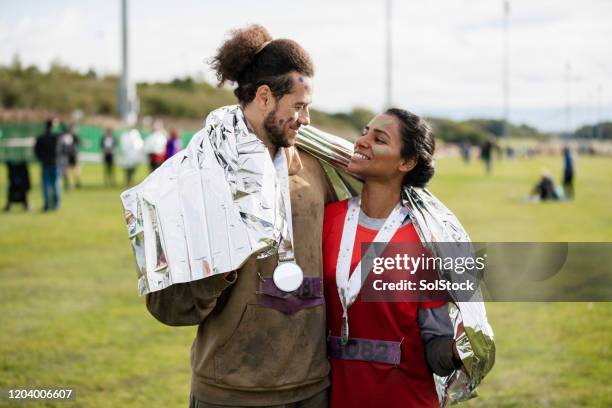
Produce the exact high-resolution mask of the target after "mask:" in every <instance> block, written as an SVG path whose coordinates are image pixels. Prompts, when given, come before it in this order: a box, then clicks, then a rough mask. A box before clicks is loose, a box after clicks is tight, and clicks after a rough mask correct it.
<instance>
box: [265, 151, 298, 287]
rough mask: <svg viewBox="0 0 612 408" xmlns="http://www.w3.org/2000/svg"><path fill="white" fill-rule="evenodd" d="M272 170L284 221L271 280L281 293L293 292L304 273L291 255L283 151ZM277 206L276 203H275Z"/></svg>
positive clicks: (286, 179)
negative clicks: (275, 176) (276, 261)
mask: <svg viewBox="0 0 612 408" xmlns="http://www.w3.org/2000/svg"><path fill="white" fill-rule="evenodd" d="M274 168H275V169H276V175H277V177H278V180H279V186H278V187H279V188H280V199H281V200H280V201H281V202H282V205H279V210H282V212H280V211H277V214H278V213H280V218H281V219H284V220H285V222H284V223H283V228H281V239H280V243H279V246H278V265H277V266H276V269H274V273H273V275H272V280H273V281H274V284H275V285H276V287H277V288H278V289H280V290H282V291H283V292H293V291H294V290H296V289H297V288H299V287H300V286H302V282H303V281H304V272H303V271H302V268H300V266H299V265H298V264H297V263H296V262H295V255H294V253H293V220H292V219H291V197H290V196H289V174H288V166H287V158H286V157H285V149H284V148H279V149H278V151H277V153H276V157H275V158H274ZM277 205H278V201H277Z"/></svg>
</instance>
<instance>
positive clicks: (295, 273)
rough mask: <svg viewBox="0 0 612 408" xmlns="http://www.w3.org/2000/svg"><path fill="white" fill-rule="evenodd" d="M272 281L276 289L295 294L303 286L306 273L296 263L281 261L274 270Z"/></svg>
mask: <svg viewBox="0 0 612 408" xmlns="http://www.w3.org/2000/svg"><path fill="white" fill-rule="evenodd" d="M272 280H273V281H274V284H275V285H276V287H277V288H279V289H280V290H282V291H283V292H293V291H294V290H296V289H297V288H299V287H300V286H301V285H302V281H303V280H304V272H302V268H300V266H299V265H298V264H296V263H295V262H291V261H284V262H282V261H281V262H279V263H278V266H277V267H276V269H274V274H273V275H272Z"/></svg>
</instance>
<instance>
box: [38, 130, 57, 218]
mask: <svg viewBox="0 0 612 408" xmlns="http://www.w3.org/2000/svg"><path fill="white" fill-rule="evenodd" d="M34 154H35V156H36V158H37V159H38V160H39V161H40V165H41V182H42V191H43V200H44V206H43V211H50V210H57V209H58V208H59V205H60V198H61V186H60V169H59V167H58V155H59V152H58V136H57V134H55V133H53V120H51V119H50V120H47V122H46V123H45V131H44V133H43V134H42V135H40V136H38V137H37V138H36V143H35V145H34Z"/></svg>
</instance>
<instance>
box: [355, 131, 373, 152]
mask: <svg viewBox="0 0 612 408" xmlns="http://www.w3.org/2000/svg"><path fill="white" fill-rule="evenodd" d="M355 145H357V146H359V147H362V148H364V149H369V148H370V142H369V141H368V134H367V133H366V134H365V135H362V136H359V138H358V139H357V141H356V142H355Z"/></svg>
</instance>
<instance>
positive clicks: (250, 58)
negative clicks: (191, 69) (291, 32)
mask: <svg viewBox="0 0 612 408" xmlns="http://www.w3.org/2000/svg"><path fill="white" fill-rule="evenodd" d="M211 66H212V68H213V69H214V70H215V71H216V72H217V79H218V80H219V86H222V85H223V84H224V83H225V82H226V81H230V82H236V83H237V84H238V87H237V88H236V89H235V90H234V95H236V97H237V98H238V101H240V103H241V104H243V105H246V104H248V103H249V102H251V101H252V100H253V98H254V97H255V93H256V92H257V88H259V87H260V86H261V85H268V86H269V87H270V89H271V90H272V94H273V95H274V97H275V98H277V99H278V98H281V97H282V96H283V95H285V94H288V93H290V92H291V90H292V88H293V82H292V80H291V77H290V76H289V75H287V74H289V73H290V72H292V71H297V72H298V73H300V74H303V75H305V76H308V77H312V76H313V75H314V66H313V64H312V61H311V60H310V56H309V55H308V53H307V52H306V51H305V50H304V49H303V48H302V47H301V46H300V45H299V44H298V43H296V42H295V41H293V40H286V39H277V40H272V37H271V36H270V34H269V33H268V31H267V30H266V29H265V28H264V27H262V26H260V25H257V24H255V25H251V26H249V27H246V28H244V29H239V30H233V31H232V32H231V38H230V39H229V40H227V41H225V42H224V43H223V44H222V45H221V47H219V49H218V50H217V55H215V57H213V59H212V61H211Z"/></svg>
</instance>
